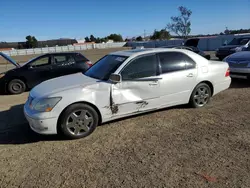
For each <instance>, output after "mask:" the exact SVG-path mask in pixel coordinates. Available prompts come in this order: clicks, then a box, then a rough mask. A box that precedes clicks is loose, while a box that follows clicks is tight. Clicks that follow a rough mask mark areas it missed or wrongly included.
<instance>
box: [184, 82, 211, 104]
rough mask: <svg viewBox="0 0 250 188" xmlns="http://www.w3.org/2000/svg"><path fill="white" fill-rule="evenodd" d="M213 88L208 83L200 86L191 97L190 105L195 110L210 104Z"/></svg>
mask: <svg viewBox="0 0 250 188" xmlns="http://www.w3.org/2000/svg"><path fill="white" fill-rule="evenodd" d="M210 99H211V88H210V87H209V86H208V85H207V84H206V83H200V84H198V85H197V86H196V87H195V88H194V90H193V92H192V94H191V97H190V100H189V104H190V106H191V107H193V108H201V107H204V106H205V105H206V104H208V103H209V102H210Z"/></svg>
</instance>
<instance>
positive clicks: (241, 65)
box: [223, 51, 250, 80]
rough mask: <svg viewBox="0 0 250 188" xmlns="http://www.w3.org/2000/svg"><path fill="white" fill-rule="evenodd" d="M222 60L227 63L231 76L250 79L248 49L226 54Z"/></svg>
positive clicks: (249, 52) (249, 53) (249, 55)
mask: <svg viewBox="0 0 250 188" xmlns="http://www.w3.org/2000/svg"><path fill="white" fill-rule="evenodd" d="M223 61H225V62H227V63H228V65H229V67H230V76H231V77H232V78H242V79H249V80H250V51H244V52H236V53H234V54H232V55H229V56H227V57H226V58H225V59H224V60H223Z"/></svg>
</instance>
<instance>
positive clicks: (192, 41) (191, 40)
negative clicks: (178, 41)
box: [184, 38, 200, 47]
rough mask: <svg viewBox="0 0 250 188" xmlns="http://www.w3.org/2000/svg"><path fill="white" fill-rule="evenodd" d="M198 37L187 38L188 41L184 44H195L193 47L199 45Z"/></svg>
mask: <svg viewBox="0 0 250 188" xmlns="http://www.w3.org/2000/svg"><path fill="white" fill-rule="evenodd" d="M199 40H200V39H198V38H193V39H188V40H186V42H185V43H184V46H193V47H197V46H198V43H199Z"/></svg>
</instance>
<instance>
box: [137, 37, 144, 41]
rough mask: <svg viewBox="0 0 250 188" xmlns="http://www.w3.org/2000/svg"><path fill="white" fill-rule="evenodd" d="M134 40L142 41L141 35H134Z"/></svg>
mask: <svg viewBox="0 0 250 188" xmlns="http://www.w3.org/2000/svg"><path fill="white" fill-rule="evenodd" d="M135 40H136V41H143V39H142V37H141V36H139V37H136V39H135Z"/></svg>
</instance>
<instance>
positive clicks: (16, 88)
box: [8, 79, 26, 94]
mask: <svg viewBox="0 0 250 188" xmlns="http://www.w3.org/2000/svg"><path fill="white" fill-rule="evenodd" d="M25 90H26V85H25V83H24V82H23V81H22V80H20V79H13V80H11V81H10V82H9V84H8V92H9V93H10V94H21V93H23V92H24V91H25Z"/></svg>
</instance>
